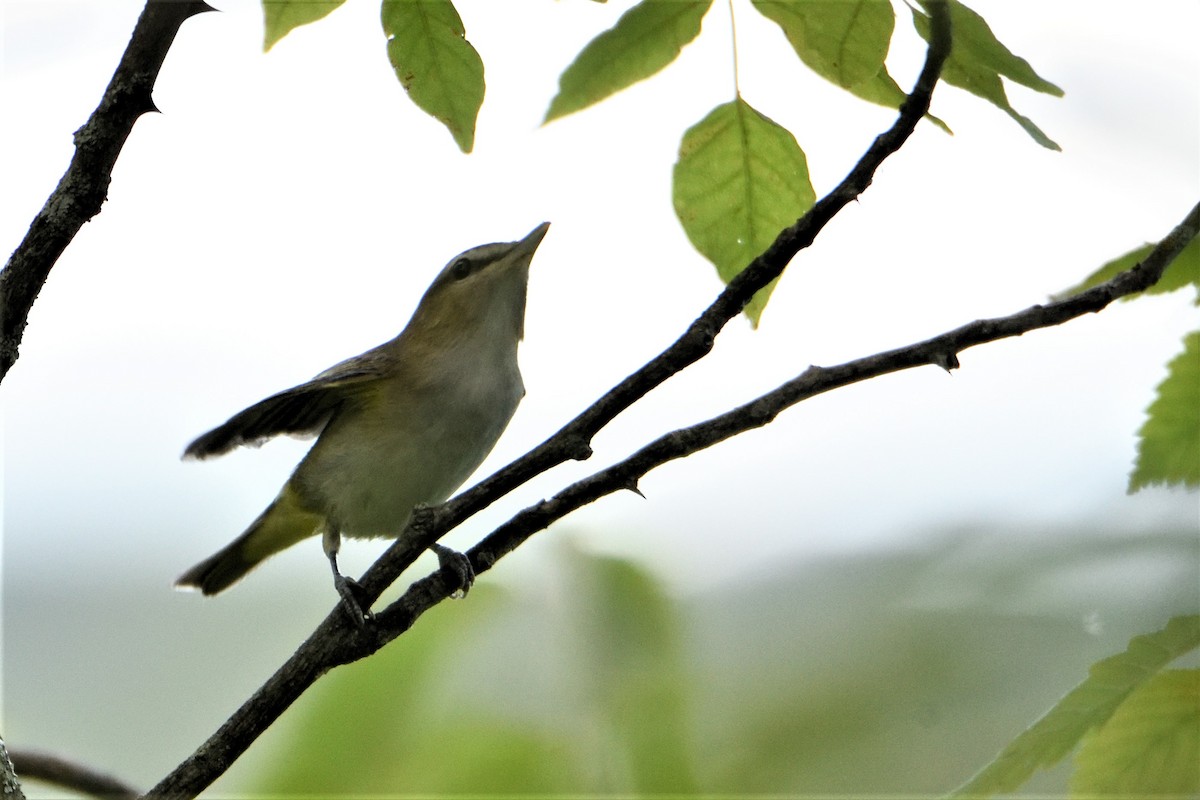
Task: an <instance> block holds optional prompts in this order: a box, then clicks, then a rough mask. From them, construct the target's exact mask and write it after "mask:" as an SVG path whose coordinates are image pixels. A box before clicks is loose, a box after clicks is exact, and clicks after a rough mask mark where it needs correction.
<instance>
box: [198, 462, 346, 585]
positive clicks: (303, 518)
mask: <svg viewBox="0 0 1200 800" xmlns="http://www.w3.org/2000/svg"><path fill="white" fill-rule="evenodd" d="M323 523H324V518H323V517H322V516H321V515H320V514H315V513H313V512H311V511H309V510H307V509H305V508H303V507H301V506H300V503H299V500H298V498H297V497H296V493H295V492H294V491H293V490H292V487H291V484H288V485H287V486H284V487H283V491H282V492H280V493H279V496H278V497H276V498H275V502H273V503H271V505H269V506H267V510H266V511H264V512H263V513H261V514H259V515H258V519H256V520H254V522H252V523H251V524H250V527H249V528H247V529H246V532H245V533H243V534H242V535H241V536H239V537H238V538H236V539H234V540H233V541H232V542H230V543H229V544H228V545H227V546H226V547H224V548H222V549H221V550H219V551H217V552H216V553H215V554H213V555H211V556H209V557H208V558H206V559H204V560H203V561H201V562H200V563H199V564H197V565H196V566H194V567H192V568H191V569H189V570H188V571H187V572H185V573H183V574H182V575H180V576H179V578H178V580H176V581H175V586H176V587H178V588H181V589H184V588H195V589H199V590H200V591H201V592H203V593H204V594H216V593H217V592H220V591H222V590H224V589H227V588H228V587H229V586H231V585H232V584H233V583H235V582H237V581H238V580H239V579H240V578H241V577H242V576H243V575H245V574H246V573H247V572H249V571H250V570H252V569H254V567H256V566H257V565H258V563H259V562H260V561H262V560H263V559H265V558H267V557H268V556H271V555H274V554H275V553H278V552H279V551H280V550H284V549H286V548H288V547H291V546H292V545H293V544H295V543H296V542H299V541H300V540H302V539H307V538H308V537H309V536H313V535H314V534H316V533H317V532H318V531H319V530H320V529H321V526H322V525H323Z"/></svg>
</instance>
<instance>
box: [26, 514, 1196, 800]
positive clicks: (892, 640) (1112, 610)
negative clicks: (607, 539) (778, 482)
mask: <svg viewBox="0 0 1200 800" xmlns="http://www.w3.org/2000/svg"><path fill="white" fill-rule="evenodd" d="M586 539H587V536H586V535H585V534H584V533H583V532H581V531H574V532H572V531H551V532H550V533H548V534H546V535H544V536H543V537H542V539H541V540H540V541H535V542H534V543H532V544H533V545H534V546H535V547H537V548H539V549H540V550H541V554H542V556H543V558H539V559H535V561H537V562H538V564H539V566H538V567H537V569H536V570H530V569H523V568H522V566H521V565H519V564H518V563H517V562H518V560H519V558H520V554H518V557H517V558H514V559H511V560H510V562H511V565H512V566H513V567H514V569H511V570H508V571H506V570H498V571H497V573H495V577H493V575H492V574H489V575H488V576H486V577H485V578H484V579H483V580H481V581H480V584H479V585H478V586H477V588H476V590H475V591H473V592H472V594H471V595H470V597H469V598H468V599H467V600H465V601H460V602H449V603H444V604H442V605H441V606H439V607H438V608H436V609H434V610H433V611H432V612H430V613H429V614H428V615H426V617H424V618H422V619H421V620H420V621H419V622H418V624H417V625H416V627H415V628H414V629H413V630H412V631H410V633H409V634H408V635H405V636H404V637H402V638H401V639H400V640H398V641H397V642H396V643H394V644H393V645H391V646H389V647H388V648H386V649H385V650H384V651H382V652H381V653H379V654H377V655H376V656H375V657H374V658H372V659H369V660H368V661H367V662H365V663H359V664H355V665H351V666H349V667H345V668H341V669H338V670H336V671H335V672H333V673H331V674H330V675H328V676H326V677H325V678H324V679H322V680H321V681H320V682H319V683H318V684H317V686H316V687H315V688H314V690H312V691H311V692H310V693H309V694H308V695H306V696H305V697H304V698H302V699H301V701H300V702H299V703H297V705H296V706H294V707H293V708H292V709H291V710H290V711H289V712H288V713H287V714H286V715H285V716H284V717H283V718H282V720H281V721H280V722H279V723H278V724H277V725H276V726H275V728H274V729H272V730H271V731H270V733H268V734H267V735H266V736H265V737H264V738H263V739H262V740H260V741H259V742H258V743H257V744H256V745H255V746H254V747H253V748H252V749H251V750H250V751H249V752H248V753H247V755H246V756H245V757H243V759H242V760H241V761H239V762H238V764H236V765H235V767H234V768H233V769H232V770H231V771H230V772H229V774H228V775H227V776H226V777H225V778H224V779H222V780H221V781H220V782H219V783H218V784H217V786H216V787H215V789H214V796H247V795H249V796H293V795H319V796H363V795H400V794H419V795H433V794H437V795H456V794H467V795H480V794H487V795H504V794H521V795H528V794H547V793H553V794H575V795H581V794H588V795H594V794H598V795H619V796H630V795H661V794H664V793H668V794H696V793H711V794H730V795H742V794H751V793H761V794H773V795H785V796H793V795H800V794H807V795H811V794H817V795H846V796H851V795H858V796H861V795H869V794H875V795H894V794H908V795H934V794H940V793H942V792H945V791H948V790H950V789H952V788H954V787H955V786H956V785H958V784H959V783H960V782H962V781H963V780H965V779H966V778H968V777H969V776H970V775H971V774H972V773H973V772H974V771H975V770H976V769H978V768H979V767H980V766H982V765H983V764H984V763H986V762H987V761H988V760H989V759H990V758H991V757H992V756H993V755H994V754H995V753H996V751H998V750H999V749H1000V748H1001V747H1002V746H1003V745H1004V744H1006V743H1007V742H1008V741H1009V740H1010V739H1011V738H1012V737H1014V736H1016V735H1017V734H1018V733H1020V731H1021V730H1022V729H1024V728H1025V727H1026V726H1027V725H1029V724H1030V723H1031V722H1033V720H1034V719H1036V718H1037V716H1039V715H1040V714H1041V713H1043V712H1044V711H1045V710H1046V709H1048V708H1049V707H1050V706H1051V705H1052V704H1053V703H1054V702H1055V701H1056V700H1057V699H1058V698H1059V697H1060V696H1061V695H1063V694H1064V693H1065V692H1067V691H1068V690H1069V689H1070V688H1071V687H1073V686H1074V685H1075V684H1076V683H1078V682H1079V681H1081V680H1082V679H1083V678H1084V677H1086V675H1087V668H1088V666H1089V665H1090V664H1091V663H1092V662H1094V661H1096V660H1098V659H1100V658H1102V657H1104V656H1107V655H1110V654H1112V653H1115V652H1119V651H1120V650H1122V649H1123V648H1124V647H1125V644H1126V642H1127V641H1128V639H1129V638H1130V637H1131V636H1133V635H1136V634H1138V633H1143V632H1147V631H1150V630H1154V629H1156V628H1158V627H1160V626H1161V625H1162V624H1163V622H1164V621H1165V620H1166V619H1167V618H1168V617H1170V616H1172V615H1173V614H1178V613H1185V612H1188V611H1192V612H1194V611H1195V609H1197V608H1200V588H1198V587H1200V544H1198V540H1197V537H1196V535H1195V531H1194V529H1190V528H1187V527H1181V528H1178V529H1176V530H1168V529H1164V530H1158V531H1142V532H1130V531H1116V530H1112V531H1106V530H1099V529H1095V528H1091V529H1079V530H1063V529H1060V530H1024V531H1014V530H1007V531H1002V530H990V529H986V528H983V527H979V528H974V529H968V528H962V529H958V530H952V531H943V532H940V533H938V534H932V535H929V536H926V537H923V539H922V538H920V537H918V538H916V539H914V541H917V542H921V543H920V544H913V545H911V546H908V547H906V548H903V549H893V550H890V551H887V550H881V551H875V552H869V553H861V554H859V555H845V556H828V557H814V558H812V559H808V560H805V561H803V562H800V563H795V564H780V565H779V568H778V570H775V571H765V572H763V573H762V574H760V575H758V576H756V577H754V578H753V579H748V580H742V581H739V582H737V583H732V584H728V585H724V586H717V587H712V588H709V589H706V590H704V591H702V592H699V593H691V594H684V595H679V594H672V593H670V592H668V591H666V590H665V589H664V584H663V582H662V581H661V580H660V579H659V578H658V577H656V576H655V575H654V574H652V573H651V572H650V571H648V570H647V569H645V568H643V567H640V566H638V565H637V564H634V563H631V562H629V561H626V560H620V559H616V558H613V557H609V556H601V555H596V554H589V553H588V552H587V551H586V550H585V549H584V548H583V546H582V544H581V543H582V542H584V541H585V540H586ZM507 563H509V562H506V564H507ZM526 566H528V565H526ZM262 577H263V578H264V579H266V581H265V582H266V583H268V584H270V583H271V582H272V581H277V580H279V577H278V575H272V574H270V573H264V575H263V576H262ZM19 580H20V576H15V581H17V582H19ZM259 583H260V582H259V581H255V582H250V583H248V584H246V589H247V590H250V587H252V586H254V585H256V584H259ZM13 588H15V587H12V586H11V585H10V587H9V589H10V591H9V593H8V595H7V597H8V598H9V602H8V604H7V607H6V615H5V620H4V621H5V633H6V640H5V644H6V647H7V648H8V651H9V653H10V654H15V653H20V654H22V657H21V658H20V659H13V658H10V659H8V660H6V661H5V666H6V675H5V676H4V678H5V685H6V687H8V688H9V689H10V691H9V693H8V695H7V697H6V698H5V699H6V705H7V708H6V711H7V724H8V730H6V731H5V733H6V736H7V737H8V738H9V741H11V742H15V741H19V742H21V743H27V742H31V741H32V742H39V741H40V742H45V743H48V744H53V745H54V746H55V747H56V748H57V749H59V750H60V751H61V752H63V753H65V754H70V755H71V756H73V757H76V758H80V759H82V760H84V761H87V762H90V763H92V764H94V765H97V766H103V767H104V768H106V769H109V770H112V771H113V772H115V773H116V774H119V775H121V776H122V777H125V778H127V779H129V780H133V781H136V782H140V783H141V784H142V785H143V786H149V785H150V784H152V783H153V782H154V781H155V780H157V779H158V778H159V777H161V776H162V775H163V774H165V772H166V771H167V770H168V769H170V768H171V767H173V766H174V764H175V763H176V762H177V761H179V760H181V759H182V758H183V757H184V756H186V755H187V754H188V752H190V749H191V748H192V747H194V746H195V745H196V744H198V743H199V742H200V741H201V739H202V738H203V737H204V736H207V735H208V734H209V733H211V731H212V730H214V729H215V727H216V726H217V725H218V724H219V723H220V722H221V721H222V720H223V719H224V717H225V716H226V715H227V714H228V713H229V712H230V711H231V710H232V709H233V707H234V706H235V704H236V703H237V702H240V699H241V698H244V697H245V696H246V695H248V694H249V692H250V690H252V689H253V688H254V687H255V685H256V684H257V683H258V682H261V680H262V679H265V677H266V676H267V674H268V671H269V670H270V669H271V668H272V667H273V666H274V665H275V664H276V663H278V661H281V660H282V658H283V657H284V656H286V654H287V652H288V650H289V648H290V647H291V646H294V644H296V643H298V642H299V640H300V637H301V636H303V635H304V633H305V632H306V631H307V629H308V628H309V627H311V625H313V624H314V623H315V622H316V621H317V620H318V619H319V617H320V616H321V614H323V613H324V612H325V611H326V610H327V609H328V607H329V601H330V598H329V597H328V596H326V595H327V594H328V593H323V592H313V591H310V589H311V587H307V588H304V587H299V586H290V587H287V586H266V587H264V588H262V589H261V598H262V601H261V602H260V603H258V605H257V607H256V608H255V609H253V610H252V611H251V612H250V613H247V612H246V611H245V608H246V606H245V605H244V604H239V605H238V606H237V607H238V608H241V609H242V610H241V611H233V610H231V606H230V605H229V604H222V603H203V604H200V603H193V604H192V607H193V608H194V609H198V610H197V611H195V614H194V616H195V618H194V619H192V620H190V621H189V622H187V626H192V625H195V628H190V627H189V628H186V629H181V628H180V626H179V611H180V609H179V608H175V609H174V611H173V612H171V613H167V614H160V613H159V609H158V607H157V606H156V605H149V606H147V605H143V604H140V603H138V602H135V601H132V599H126V600H125V601H122V598H120V597H113V596H111V594H106V595H100V594H98V593H99V592H100V591H101V590H100V589H98V588H97V589H96V590H95V592H88V593H83V592H63V591H60V590H59V589H60V587H55V586H48V585H40V586H22V587H21V588H20V589H19V590H18V591H12V589H13ZM106 591H111V587H110V589H109V590H106ZM179 599H183V600H187V599H191V600H195V598H188V597H187V596H183V597H182V598H179ZM27 602H33V603H38V604H42V608H40V609H39V612H38V613H31V614H28V615H27V614H24V613H22V605H23V604H24V603H27ZM173 605H174V604H172V603H168V604H166V605H165V606H164V607H166V608H170V607H171V606H173ZM47 606H49V607H47ZM35 619H40V620H42V622H41V623H38V624H36V625H26V624H25V621H26V620H35ZM47 619H54V620H57V624H55V625H53V626H47V625H46V624H45V620H47ZM158 627H161V628H162V629H161V630H158V631H156V630H155V629H156V628H158ZM125 639H128V640H129V641H131V642H133V641H137V642H146V641H157V642H159V643H160V644H161V649H158V650H153V651H150V650H142V651H141V652H135V651H133V650H130V649H127V648H123V647H122V641H123V640H125ZM239 641H241V642H242V643H243V644H242V645H239V644H237V643H238V642H239ZM13 687H20V688H21V689H22V691H19V692H13V691H12V688H13ZM38 687H53V689H52V690H50V691H46V690H41V691H39V690H37V688H38ZM1066 775H1067V771H1066V770H1065V769H1064V768H1063V767H1059V768H1057V769H1055V770H1051V771H1049V772H1046V773H1043V774H1041V775H1039V776H1038V777H1036V778H1035V779H1034V780H1033V781H1031V782H1030V783H1029V784H1028V785H1027V786H1026V787H1024V791H1026V792H1028V793H1031V794H1037V793H1040V794H1046V793H1058V792H1061V791H1064V790H1065V787H1066ZM27 789H29V790H31V791H30V796H31V797H53V796H58V793H57V792H45V791H39V789H38V787H35V786H33V785H30V786H29V787H27Z"/></svg>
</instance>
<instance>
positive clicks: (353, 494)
mask: <svg viewBox="0 0 1200 800" xmlns="http://www.w3.org/2000/svg"><path fill="white" fill-rule="evenodd" d="M498 366H499V368H497V367H498ZM524 391H525V390H524V385H523V383H522V381H521V376H520V372H519V371H518V370H517V366H516V359H515V357H514V358H513V359H512V360H511V364H500V365H497V364H496V363H495V362H492V363H490V364H474V365H472V366H471V368H468V369H461V370H454V371H444V372H443V373H442V374H434V375H433V376H427V377H425V378H424V379H417V378H414V377H412V376H408V378H407V379H403V378H397V379H395V380H388V381H382V382H380V384H379V385H377V386H376V387H375V391H374V393H373V394H372V395H371V396H370V397H369V398H365V399H364V401H363V402H362V403H360V404H358V405H357V406H356V407H352V408H349V409H347V410H345V411H344V412H340V413H338V414H337V415H335V416H334V418H333V419H332V420H330V423H329V425H328V426H327V427H326V429H325V430H324V431H323V432H322V434H321V436H320V438H319V439H318V440H317V443H316V444H315V445H314V446H313V448H312V450H311V451H309V454H308V456H306V457H305V459H304V461H303V462H302V463H301V465H300V466H299V467H298V468H297V471H296V476H295V478H294V483H295V484H296V487H297V489H298V490H299V491H300V492H301V494H302V495H303V497H304V500H305V504H306V505H311V506H313V507H315V508H316V509H318V510H320V511H321V512H322V513H324V514H325V516H326V517H327V518H328V520H329V521H330V523H331V524H333V525H334V526H336V527H338V528H339V529H340V531H341V533H343V534H345V535H348V536H354V537H392V536H397V535H399V533H400V532H401V530H402V529H403V528H404V526H405V524H406V523H407V521H408V517H409V515H410V514H411V512H412V509H413V507H414V506H415V505H417V504H418V503H424V504H434V503H440V502H442V501H443V500H445V499H446V498H448V497H449V496H450V495H451V494H453V493H454V491H455V490H457V489H458V488H459V487H460V486H461V485H462V484H463V482H464V481H466V479H467V478H469V477H470V476H471V474H472V473H473V472H474V471H475V470H476V469H477V468H478V467H479V465H480V464H481V463H482V462H483V460H484V459H485V458H487V456H488V454H489V453H490V452H491V451H492V448H493V447H494V446H495V444H496V441H497V440H498V439H499V438H500V435H501V434H502V433H503V432H504V429H505V427H507V425H508V422H509V420H510V419H512V416H513V413H514V412H515V411H516V408H517V404H518V403H519V402H520V400H521V397H522V396H523V395H524Z"/></svg>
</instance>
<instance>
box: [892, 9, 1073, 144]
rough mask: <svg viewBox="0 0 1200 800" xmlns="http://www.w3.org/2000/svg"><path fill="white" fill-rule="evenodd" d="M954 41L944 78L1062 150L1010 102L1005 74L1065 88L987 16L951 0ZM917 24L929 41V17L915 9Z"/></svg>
mask: <svg viewBox="0 0 1200 800" xmlns="http://www.w3.org/2000/svg"><path fill="white" fill-rule="evenodd" d="M949 8H950V22H951V25H952V26H953V40H954V45H953V48H952V49H951V51H950V57H949V58H948V59H946V64H945V66H944V67H943V68H942V80H944V81H946V83H949V84H951V85H953V86H958V87H960V88H962V89H966V90H967V91H968V92H970V93H971V94H974V95H977V96H978V97H982V98H983V99H984V100H987V101H988V102H989V103H991V104H993V105H994V106H996V107H997V108H1000V109H1002V110H1003V111H1004V112H1005V113H1006V114H1008V115H1009V116H1010V117H1012V118H1013V120H1015V121H1016V122H1017V124H1018V125H1020V126H1021V127H1022V128H1024V129H1025V132H1026V133H1028V134H1029V135H1030V136H1031V137H1032V138H1033V140H1034V141H1036V142H1037V143H1038V144H1040V145H1041V146H1042V147H1045V148H1048V149H1050V150H1061V149H1062V148H1061V147H1059V146H1058V144H1057V143H1056V142H1055V141H1054V140H1053V139H1051V138H1050V137H1049V136H1047V135H1046V134H1045V133H1043V132H1042V130H1041V129H1040V128H1039V127H1038V126H1037V125H1035V124H1034V123H1033V121H1032V120H1030V119H1029V118H1028V117H1025V116H1022V115H1021V114H1018V113H1017V111H1016V109H1014V108H1013V107H1012V105H1011V104H1010V103H1009V102H1008V96H1007V95H1006V94H1005V91H1004V84H1003V82H1002V81H1001V80H1000V78H1001V76H1003V77H1005V78H1008V79H1009V80H1012V81H1015V82H1016V83H1019V84H1021V85H1023V86H1028V87H1029V88H1031V89H1034V90H1035V91H1038V92H1043V93H1045V94H1050V95H1054V96H1055V97H1062V94H1063V91H1062V89H1060V88H1058V87H1057V86H1055V85H1054V84H1053V83H1050V82H1049V81H1047V80H1045V79H1043V78H1042V77H1041V76H1040V75H1038V74H1037V73H1036V72H1034V70H1033V67H1031V66H1030V65H1029V62H1028V61H1026V60H1025V59H1023V58H1020V57H1018V56H1016V55H1014V54H1013V52H1012V51H1011V50H1009V49H1008V48H1007V47H1005V46H1004V45H1003V44H1001V43H1000V41H999V40H998V39H997V38H996V36H995V34H993V33H992V29H991V28H990V27H988V24H987V22H985V21H984V19H983V17H981V16H979V15H978V14H976V13H975V12H974V11H972V10H971V9H969V8H967V7H966V6H964V5H963V4H962V3H959V2H958V0H949ZM912 16H913V25H914V26H915V27H916V29H917V32H918V33H920V34H921V37H922V38H924V39H925V41H929V17H928V16H926V15H924V14H921V13H919V12H918V11H917V10H916V9H915V8H913V9H912Z"/></svg>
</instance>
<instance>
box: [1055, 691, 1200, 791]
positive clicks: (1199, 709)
mask: <svg viewBox="0 0 1200 800" xmlns="http://www.w3.org/2000/svg"><path fill="white" fill-rule="evenodd" d="M1198 791H1200V670H1196V669H1189V670H1171V671H1169V672H1163V673H1160V674H1158V675H1155V676H1154V677H1153V678H1152V679H1151V680H1150V681H1149V682H1147V683H1146V685H1145V686H1142V687H1141V688H1139V689H1138V690H1137V691H1135V692H1133V693H1132V694H1131V695H1129V699H1128V700H1126V701H1125V702H1124V703H1122V704H1121V707H1120V708H1118V709H1117V710H1116V713H1114V714H1113V715H1112V718H1111V719H1109V721H1108V722H1106V723H1105V724H1104V726H1103V727H1102V728H1100V729H1099V730H1098V731H1096V732H1095V733H1093V734H1092V735H1090V736H1088V738H1087V739H1086V740H1085V741H1084V744H1083V747H1081V748H1080V750H1079V753H1078V755H1076V756H1075V774H1074V775H1073V776H1072V777H1071V792H1072V794H1073V795H1074V796H1076V797H1079V796H1086V797H1096V796H1098V795H1100V796H1114V797H1159V796H1161V797H1188V796H1194V795H1195V793H1196V792H1198Z"/></svg>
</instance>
